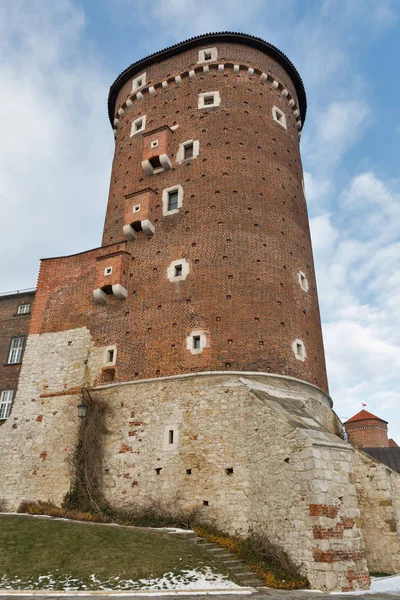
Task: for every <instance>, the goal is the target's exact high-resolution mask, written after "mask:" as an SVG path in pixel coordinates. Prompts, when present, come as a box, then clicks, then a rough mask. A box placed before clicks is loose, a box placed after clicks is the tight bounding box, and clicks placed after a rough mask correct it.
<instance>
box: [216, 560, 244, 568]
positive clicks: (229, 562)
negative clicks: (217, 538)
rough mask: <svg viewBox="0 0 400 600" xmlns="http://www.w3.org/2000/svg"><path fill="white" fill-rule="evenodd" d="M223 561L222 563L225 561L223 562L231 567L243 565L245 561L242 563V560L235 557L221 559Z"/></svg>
mask: <svg viewBox="0 0 400 600" xmlns="http://www.w3.org/2000/svg"><path fill="white" fill-rule="evenodd" d="M221 562H222V563H223V564H224V565H225V566H226V567H229V568H231V567H242V566H243V563H242V561H240V560H235V559H232V560H228V559H225V560H221Z"/></svg>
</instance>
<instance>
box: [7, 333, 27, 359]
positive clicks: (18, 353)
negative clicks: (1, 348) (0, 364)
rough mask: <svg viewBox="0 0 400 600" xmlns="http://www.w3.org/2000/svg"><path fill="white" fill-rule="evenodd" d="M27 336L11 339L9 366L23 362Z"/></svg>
mask: <svg viewBox="0 0 400 600" xmlns="http://www.w3.org/2000/svg"><path fill="white" fill-rule="evenodd" d="M24 343H25V336H24V335H20V336H18V337H13V338H11V344H10V350H9V353H8V360H7V364H8V365H18V364H20V363H21V362H22V353H23V350H24Z"/></svg>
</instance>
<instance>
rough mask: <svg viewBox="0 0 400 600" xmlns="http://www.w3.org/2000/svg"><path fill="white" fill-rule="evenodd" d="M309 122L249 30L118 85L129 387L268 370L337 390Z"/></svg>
mask: <svg viewBox="0 0 400 600" xmlns="http://www.w3.org/2000/svg"><path fill="white" fill-rule="evenodd" d="M305 112H306V97H305V91H304V87H303V84H302V81H301V78H300V76H299V74H298V73H297V71H296V69H295V68H294V66H293V65H292V63H291V62H290V61H289V59H288V58H287V57H286V56H285V55H284V54H282V53H281V52H280V51H279V50H278V49H277V48H275V47H274V46H271V45H270V44H268V43H266V42H264V41H262V40H260V39H258V38H254V37H252V36H249V35H243V34H231V33H220V34H209V35H203V36H199V37H197V38H193V39H191V40H189V41H187V42H183V43H180V44H177V45H175V46H172V47H171V48H168V49H166V50H164V51H161V52H158V53H156V54H153V55H151V56H150V57H148V58H146V59H144V60H141V61H139V62H137V63H134V64H133V65H131V66H130V67H128V68H127V69H126V70H125V71H124V72H123V73H122V74H121V75H120V76H119V77H118V78H117V80H116V81H115V82H114V84H113V85H112V86H111V90H110V95H109V114H110V118H111V121H112V124H113V127H114V133H115V144H116V145H115V156H114V162H113V168H112V175H111V185H110V195H109V202H108V208H107V215H106V219H105V226H104V235H103V246H107V245H111V244H112V245H114V244H115V243H116V242H119V241H121V240H127V246H126V249H127V250H128V254H129V255H130V256H129V259H126V260H127V262H126V264H127V265H128V262H129V267H128V266H127V267H126V268H127V270H129V275H128V274H127V283H126V289H127V298H126V303H125V306H124V311H123V319H125V323H126V327H122V328H121V334H120V335H121V339H118V340H116V341H117V343H118V365H119V366H118V379H119V380H132V379H135V378H137V379H143V378H149V377H157V376H168V375H174V374H179V373H191V372H198V371H225V370H230V371H253V372H254V371H259V372H264V373H276V374H279V375H284V376H292V377H295V378H298V379H301V380H303V381H306V382H309V383H312V384H314V385H316V386H318V387H320V388H321V389H323V390H324V391H325V392H326V391H327V389H328V388H327V379H326V371H325V360H324V349H323V343H322V335H321V323H320V316H319V309H318V297H317V290H316V283H315V275H314V266H313V257H312V248H311V240H310V231H309V224H308V216H307V207H306V201H305V197H304V186H303V173H302V165H301V158H300V150H299V138H300V133H301V127H302V124H303V122H304V118H305ZM104 310H106V309H104ZM119 316H122V314H121V315H119ZM122 329H126V330H129V331H130V333H131V335H130V336H129V337H128V336H126V335H125V331H124V332H122ZM105 340H106V336H105Z"/></svg>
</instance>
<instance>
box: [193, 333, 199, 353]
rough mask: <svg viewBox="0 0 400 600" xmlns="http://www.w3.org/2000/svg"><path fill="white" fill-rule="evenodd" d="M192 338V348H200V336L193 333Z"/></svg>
mask: <svg viewBox="0 0 400 600" xmlns="http://www.w3.org/2000/svg"><path fill="white" fill-rule="evenodd" d="M192 340H193V350H200V348H201V346H200V336H199V335H194V336H193V337H192Z"/></svg>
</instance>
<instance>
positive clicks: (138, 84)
mask: <svg viewBox="0 0 400 600" xmlns="http://www.w3.org/2000/svg"><path fill="white" fill-rule="evenodd" d="M146 82H147V74H146V72H144V73H142V74H141V75H137V77H135V78H134V79H132V93H133V92H137V91H138V90H141V89H142V88H143V87H144V86H145V85H146Z"/></svg>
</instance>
